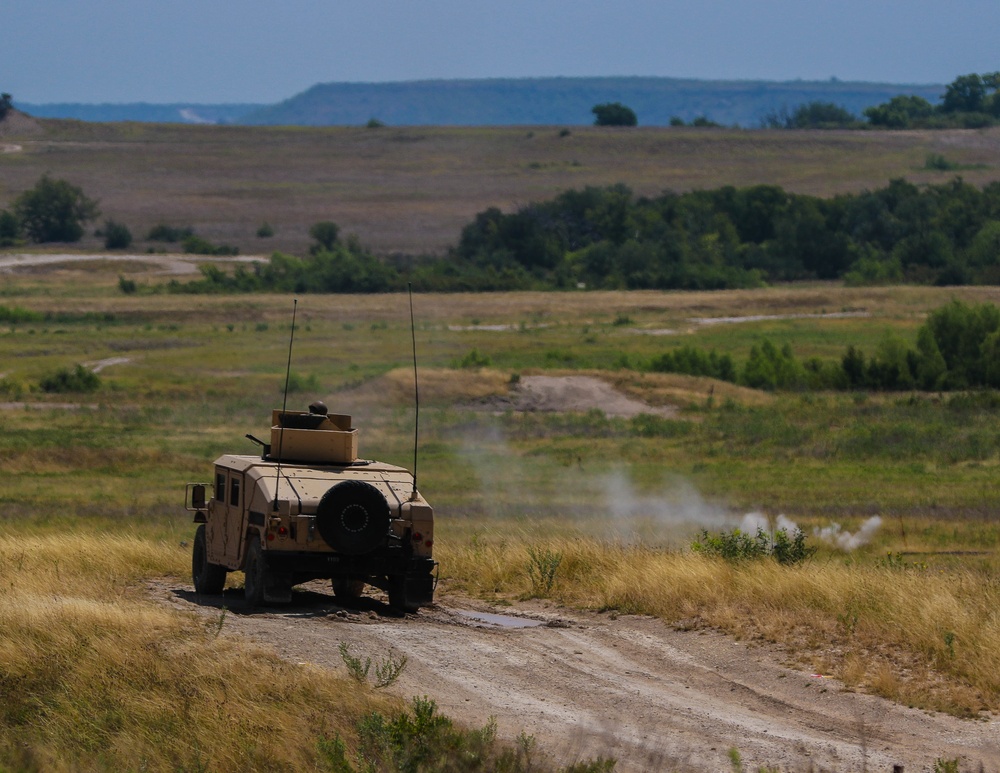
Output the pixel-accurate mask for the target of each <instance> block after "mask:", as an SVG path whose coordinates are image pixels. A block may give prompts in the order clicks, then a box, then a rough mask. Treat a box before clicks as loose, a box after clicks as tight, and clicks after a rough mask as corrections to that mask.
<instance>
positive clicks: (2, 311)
mask: <svg viewBox="0 0 1000 773" xmlns="http://www.w3.org/2000/svg"><path fill="white" fill-rule="evenodd" d="M43 319H45V317H44V315H42V314H40V313H38V312H37V311H31V310H29V309H22V308H21V307H20V306H13V307H11V306H0V322H8V323H10V324H14V325H16V324H18V323H21V322H41V321H42V320H43Z"/></svg>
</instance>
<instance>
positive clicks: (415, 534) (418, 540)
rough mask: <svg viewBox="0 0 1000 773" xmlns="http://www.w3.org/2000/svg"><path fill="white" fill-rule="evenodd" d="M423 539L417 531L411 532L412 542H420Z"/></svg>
mask: <svg viewBox="0 0 1000 773" xmlns="http://www.w3.org/2000/svg"><path fill="white" fill-rule="evenodd" d="M423 538H424V535H423V534H421V533H420V532H419V531H415V532H413V541H414V542H420V540H422V539H423Z"/></svg>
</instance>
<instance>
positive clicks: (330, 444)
mask: <svg viewBox="0 0 1000 773" xmlns="http://www.w3.org/2000/svg"><path fill="white" fill-rule="evenodd" d="M282 427H284V429H282ZM279 454H280V457H281V459H283V460H287V461H297V462H329V463H331V464H348V463H350V462H353V461H356V460H357V458H358V431H357V430H356V429H354V428H353V427H351V417H350V416H347V415H345V414H340V413H330V414H327V415H325V416H323V415H322V414H315V413H306V412H303V411H285V412H284V413H282V412H281V411H279V410H274V411H272V413H271V457H272V458H275V459H276V458H278V456H279Z"/></svg>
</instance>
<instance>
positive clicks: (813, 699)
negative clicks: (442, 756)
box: [149, 581, 1000, 772]
mask: <svg viewBox="0 0 1000 773" xmlns="http://www.w3.org/2000/svg"><path fill="white" fill-rule="evenodd" d="M149 587H150V592H151V594H152V596H153V597H154V598H155V599H156V600H158V601H159V602H160V603H163V604H165V605H169V606H171V607H173V608H174V609H177V610H181V611H185V612H193V613H195V614H197V615H199V616H201V617H203V618H204V619H205V620H206V621H209V620H212V621H215V620H218V619H219V617H220V614H221V613H222V607H223V605H224V606H225V607H226V609H227V610H228V611H227V612H226V615H225V618H224V622H223V626H222V635H229V636H241V637H247V638H249V639H251V640H253V641H255V642H257V643H259V644H261V645H263V646H265V647H270V648H273V649H274V650H275V651H276V652H277V653H278V654H279V655H281V656H282V657H284V658H286V659H287V660H289V661H291V662H295V663H306V662H308V663H313V664H316V665H319V666H322V667H325V668H331V669H343V668H344V666H343V663H342V660H341V657H340V654H339V652H338V645H339V643H340V642H347V643H348V644H349V645H350V646H351V648H352V652H353V653H354V654H355V655H366V656H367V655H370V656H372V658H373V659H381V658H384V657H386V655H387V654H388V653H389V652H390V651H393V652H396V653H404V654H406V656H407V658H408V664H407V667H406V670H405V671H404V673H403V675H402V677H401V678H400V680H399V682H398V683H397V684H396V685H395V686H394V687H393V688H391V689H393V690H395V691H396V692H398V693H399V694H401V695H403V696H407V697H408V696H413V695H427V696H429V697H430V698H433V699H434V700H435V701H437V703H438V705H439V706H440V707H441V709H442V711H444V712H445V713H447V714H448V715H450V716H452V717H455V718H457V719H460V720H461V721H464V722H467V723H469V724H473V725H482V724H484V723H485V722H486V721H487V720H488V719H489V718H490V717H495V718H496V721H497V724H498V727H499V729H500V732H501V734H502V735H504V736H505V737H507V738H514V737H516V736H517V734H518V733H520V732H521V731H522V730H523V731H525V732H527V733H529V734H531V735H534V736H535V737H536V738H537V739H538V741H539V744H540V745H541V747H542V748H543V749H545V750H547V751H549V752H551V753H554V754H556V755H557V756H558V757H559V758H560V759H561V760H563V761H565V762H569V761H572V760H575V759H580V758H584V757H590V756H596V755H599V754H604V755H612V756H614V757H616V758H617V760H618V765H617V767H616V770H617V771H619V772H623V771H624V772H631V771H649V770H681V771H694V770H697V771H705V770H718V771H722V770H729V769H730V768H731V765H730V762H729V759H728V756H727V755H728V751H729V749H731V748H737V749H739V751H740V754H741V755H742V758H743V761H744V765H745V766H746V769H747V770H756V769H757V767H758V766H762V765H771V766H777V767H778V768H779V769H781V770H814V771H820V770H822V771H842V770H865V769H867V770H892V766H893V765H904V766H905V769H906V770H930V769H931V768H932V767H933V765H934V761H935V760H937V759H938V758H944V759H953V758H960V759H961V760H963V761H964V763H963V767H962V769H969V770H976V769H980V768H979V765H980V764H982V765H983V768H982V769H983V770H986V771H997V770H1000V721H998V720H997V719H996V718H992V719H990V720H988V721H963V720H959V719H955V718H953V717H949V716H944V715H938V714H928V713H925V712H922V711H916V710H912V709H907V708H904V707H902V706H898V705H895V704H892V703H889V702H887V701H884V700H882V699H879V698H875V697H872V696H866V695H858V694H855V693H852V692H848V691H846V690H845V689H844V687H843V686H842V685H841V684H840V683H838V682H837V681H836V680H834V679H829V678H826V677H824V676H822V675H816V674H810V673H808V672H805V671H802V670H798V669H795V668H789V667H786V666H784V665H781V662H782V661H783V659H784V658H783V656H782V653H781V651H780V650H778V649H776V648H773V647H769V646H756V645H754V646H748V645H747V644H744V643H741V642H737V641H733V640H732V639H731V638H729V637H727V636H723V635H721V634H718V633H715V632H711V631H677V630H673V629H671V628H669V627H668V626H666V625H664V624H663V623H661V622H659V621H657V620H655V619H651V618H645V617H636V616H626V615H622V616H618V617H616V616H613V615H608V614H596V613H588V612H578V611H572V610H567V609H562V608H556V607H552V606H548V605H544V604H540V603H537V602H532V603H522V604H517V605H514V606H511V607H505V608H502V609H491V608H489V607H487V606H485V605H483V604H482V603H481V602H477V601H473V600H470V599H464V598H458V597H449V596H444V597H442V595H441V594H440V593H439V603H438V604H437V605H435V606H434V607H431V608H428V609H424V610H421V611H420V613H419V614H416V615H406V616H399V615H397V614H394V613H393V612H392V611H391V610H390V609H389V608H388V607H387V606H386V604H385V599H384V597H383V596H382V595H381V594H380V593H379V592H378V591H372V590H371V589H369V590H368V594H370V595H366V596H364V597H362V598H361V599H359V600H358V601H357V602H356V603H354V604H352V605H350V606H347V607H345V606H341V605H339V604H338V603H337V602H336V601H335V600H334V598H333V596H332V595H331V594H330V592H329V586H328V584H327V583H324V582H320V581H317V582H314V583H309V584H307V585H304V586H300V589H299V590H297V591H296V592H295V593H294V594H293V601H292V604H291V605H290V606H287V607H272V608H264V609H262V610H259V611H257V612H250V611H249V610H246V609H245V607H244V605H243V599H242V592H241V591H238V590H231V591H227V592H226V593H225V595H223V596H213V597H203V598H200V599H199V598H198V597H197V596H196V595H195V593H194V591H193V589H192V588H191V586H190V585H187V584H175V583H171V582H169V581H156V582H152V583H151V584H150V586H149ZM482 613H487V615H485V616H484V615H483V614H482ZM490 614H496V615H499V616H498V617H494V618H491V617H489V615H490ZM505 618H513V619H514V623H508V622H505Z"/></svg>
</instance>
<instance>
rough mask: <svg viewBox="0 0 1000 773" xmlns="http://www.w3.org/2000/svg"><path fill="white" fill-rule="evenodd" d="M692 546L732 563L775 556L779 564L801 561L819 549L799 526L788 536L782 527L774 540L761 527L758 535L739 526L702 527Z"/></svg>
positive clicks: (705, 553) (700, 551)
mask: <svg viewBox="0 0 1000 773" xmlns="http://www.w3.org/2000/svg"><path fill="white" fill-rule="evenodd" d="M691 549H692V550H693V551H695V552H696V553H701V554H703V555H706V556H717V557H719V558H722V559H724V560H726V561H730V562H741V561H753V560H759V559H762V558H769V557H770V558H773V559H774V560H775V561H777V562H778V563H779V564H784V565H790V564H797V563H801V562H802V561H805V560H806V559H807V558H810V557H811V556H812V555H813V554H814V553H815V552H816V549H815V548H811V547H807V546H806V537H805V535H804V534H803V533H802V531H801V530H799V529H795V530H794V533H793V534H792V536H788V532H787V530H785V529H778V530H777V531H776V532H775V533H774V539H773V540H772V539H771V538H770V537H769V536H768V534H767V532H766V531H764V530H763V529H760V528H758V529H757V533H756V534H754V535H750V534H746V533H744V532H742V531H740V530H739V529H733V530H732V531H728V532H727V531H721V532H719V533H718V534H709V533H708V531H707V530H705V529H702V532H701V536H700V537H699V538H698V539H696V540H695V541H694V542H692V543H691Z"/></svg>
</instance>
